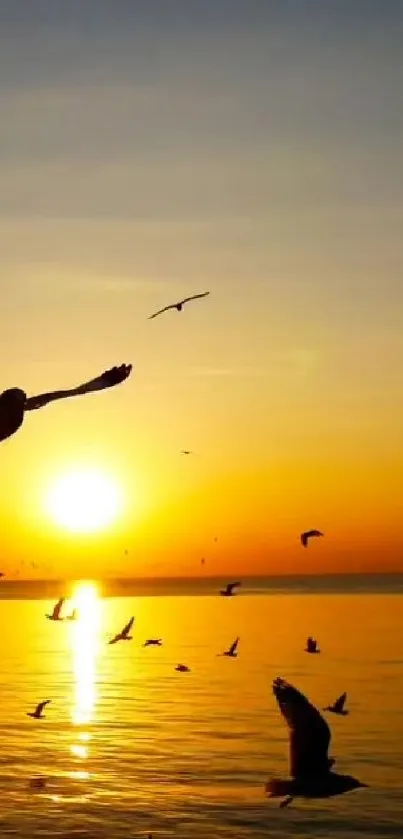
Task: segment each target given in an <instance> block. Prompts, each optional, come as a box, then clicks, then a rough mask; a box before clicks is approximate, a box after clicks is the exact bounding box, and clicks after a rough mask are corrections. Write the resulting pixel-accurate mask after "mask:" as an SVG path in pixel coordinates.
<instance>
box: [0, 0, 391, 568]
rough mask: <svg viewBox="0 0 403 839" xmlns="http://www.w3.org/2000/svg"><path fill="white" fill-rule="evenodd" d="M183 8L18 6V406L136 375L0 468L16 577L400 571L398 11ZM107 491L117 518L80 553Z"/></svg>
mask: <svg viewBox="0 0 403 839" xmlns="http://www.w3.org/2000/svg"><path fill="white" fill-rule="evenodd" d="M169 5H170V12H169V14H168V13H167V7H166V6H164V4H163V3H161V2H150V3H149V4H146V7H145V4H136V3H134V4H129V3H123V2H119V0H115V2H114V3H113V4H110V3H107V2H103V0H100V2H98V0H97V2H95V0H88V1H87V3H86V4H84V5H83V4H80V3H70V4H65V3H61V2H52V3H46V2H43V3H38V2H33V3H32V4H30V6H29V8H28V7H26V8H25V7H24V9H23V8H22V6H21V5H19V4H17V5H16V6H15V7H14V6H13V7H12V8H11V6H10V4H5V6H6V7H4V6H3V4H0V23H1V26H0V71H1V72H0V104H1V110H2V134H3V131H4V138H3V140H2V144H1V148H0V175H1V183H2V188H1V191H0V261H1V271H0V290H1V300H2V305H1V307H0V348H1V357H2V365H1V387H2V388H6V387H10V386H19V387H22V388H23V389H25V390H26V391H27V393H28V394H29V395H33V394H35V393H38V392H41V391H46V390H51V389H53V388H60V387H68V386H70V385H71V386H74V385H75V384H79V383H81V382H82V381H85V380H86V379H88V378H91V377H93V376H95V375H97V374H98V373H100V372H101V371H102V370H104V369H106V368H107V367H110V366H112V365H114V364H118V363H121V362H123V361H126V362H132V363H133V365H134V370H133V373H132V376H131V378H130V379H129V380H128V381H127V382H126V383H124V384H123V385H121V386H119V387H118V388H116V389H115V390H114V391H109V392H106V393H102V394H96V395H89V396H86V397H84V398H82V399H76V400H75V399H74V400H70V401H68V402H60V403H57V404H55V405H51V406H49V407H47V408H44V409H43V410H41V411H37V412H33V413H32V414H28V415H27V417H26V419H25V422H24V426H23V427H22V429H21V430H20V431H19V432H18V433H17V434H16V435H15V436H14V437H12V438H11V439H10V440H8V441H7V442H5V443H2V444H1V447H0V457H1V468H2V481H1V486H0V525H1V532H2V534H3V538H2V553H1V557H2V559H1V561H2V563H3V566H4V570H5V571H6V573H7V574H10V576H12V575H13V574H14V571H15V569H16V568H17V567H18V566H19V564H20V563H21V562H22V561H24V563H25V564H26V565H25V566H24V568H23V571H21V572H20V573H21V575H22V574H24V575H31V576H44V574H46V575H50V576H59V577H60V576H63V575H70V576H74V575H76V574H93V575H96V574H99V575H103V574H109V575H116V576H118V575H120V574H125V575H128V576H130V575H136V574H146V575H154V574H158V575H166V574H169V575H171V574H172V575H181V574H198V573H199V572H200V558H201V557H202V556H204V557H205V558H206V566H205V571H204V573H217V574H220V573H222V574H230V575H232V574H235V573H236V574H238V573H239V574H241V573H247V572H248V573H288V572H297V573H301V572H312V571H314V572H320V573H322V572H323V573H326V572H328V571H346V570H351V571H361V570H362V571H364V570H379V571H381V570H403V552H402V537H401V517H402V516H401V514H402V502H401V500H400V499H401V486H402V477H401V476H402V473H403V444H402V440H403V438H402V420H403V411H402V402H403V397H402V387H401V370H402V360H403V337H402V336H403V332H402V311H403V309H402V304H403V284H402V279H401V278H402V269H403V251H402V242H401V240H402V237H401V231H402V221H403V218H402V216H403V212H402V207H403V203H402V198H403V193H402V180H401V167H402V127H403V117H402V109H401V85H402V81H403V70H402V68H403V58H402V53H401V41H402V35H403V13H402V11H401V10H400V11H399V10H398V9H397V5H395V4H382V5H381V4H379V5H377V4H372V3H364V2H360V0H356V2H352V3H351V4H340V6H337V4H333V5H332V4H329V5H326V8H325V9H324V7H323V4H321V3H319V2H316V0H312V1H311V2H309V1H308V2H307V3H306V4H304V14H302V12H301V4H299V3H297V0H295V2H291V0H288V1H287V0H286V1H285V2H284V4H283V3H282V4H262V3H261V2H257V0H256V2H255V0H248V2H238V0H234V2H233V3H232V4H229V3H228V2H226V0H222V2H221V3H216V2H212V0H211V2H210V0H203V2H200V3H199V2H196V3H194V4H188V3H186V4H185V3H182V2H179V0H178V2H177V0H173V2H172V4H169ZM35 10H36V11H35ZM205 289H209V290H210V292H211V295H210V297H209V298H206V299H205V300H202V301H198V302H196V303H194V304H191V305H190V306H189V307H188V308H187V309H186V310H185V311H184V312H182V313H181V314H177V313H176V312H170V313H168V314H166V315H163V316H162V317H161V318H158V319H155V320H153V321H149V320H148V319H147V316H148V315H149V314H150V313H151V312H152V311H154V310H155V309H157V308H160V307H161V306H164V305H165V304H166V303H169V302H171V301H175V300H177V299H180V298H181V297H183V296H186V295H188V294H192V293H195V292H199V291H204V290H205ZM182 448H189V449H192V450H194V451H195V452H196V454H195V456H194V457H193V456H192V457H190V456H189V457H185V456H182V455H181V454H180V450H181V449H182ZM87 467H88V468H96V469H98V470H101V471H102V472H104V473H105V474H106V475H109V476H110V477H111V480H112V479H113V481H115V482H116V483H117V484H118V485H119V487H121V490H122V494H123V497H124V501H125V504H124V509H122V514H121V515H120V517H119V518H118V520H117V521H116V523H115V524H114V526H113V527H111V528H110V529H109V530H108V531H107V532H104V533H102V534H96V535H94V534H92V535H91V536H90V535H88V536H85V537H83V536H80V537H78V536H77V535H75V536H74V535H72V534H69V533H67V532H65V531H64V530H63V529H62V528H60V527H59V526H56V524H55V523H54V522H53V521H51V520H50V518H49V514H48V513H47V512H46V510H45V509H44V497H45V494H46V491H47V487H48V486H49V484H51V483H52V481H54V480H55V479H56V478H57V477H58V476H61V475H62V474H64V473H66V472H67V471H69V470H71V469H72V468H81V469H82V468H87ZM310 527H318V528H320V529H321V530H323V531H324V532H325V539H324V540H321V541H320V542H319V541H317V542H316V543H315V544H314V545H312V546H311V547H310V548H309V549H308V550H306V551H303V550H302V549H301V547H300V545H299V542H298V535H299V533H300V531H301V530H303V529H307V528H310ZM215 536H217V537H218V541H217V542H214V537H215ZM126 549H127V550H128V551H129V553H128V555H125V553H124V551H125V550H126ZM32 562H35V563H38V566H39V567H38V569H33V568H32V567H31V563H32Z"/></svg>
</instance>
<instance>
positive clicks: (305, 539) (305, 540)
mask: <svg viewBox="0 0 403 839" xmlns="http://www.w3.org/2000/svg"><path fill="white" fill-rule="evenodd" d="M308 536H309V533H301V544H302V545H303V546H304V548H306V546H307V544H308Z"/></svg>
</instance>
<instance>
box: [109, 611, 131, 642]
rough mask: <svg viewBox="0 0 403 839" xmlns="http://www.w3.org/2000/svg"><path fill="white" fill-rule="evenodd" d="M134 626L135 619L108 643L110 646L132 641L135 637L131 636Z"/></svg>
mask: <svg viewBox="0 0 403 839" xmlns="http://www.w3.org/2000/svg"><path fill="white" fill-rule="evenodd" d="M133 624H134V617H133V618H130V620H129V622H128V623H127V624H126V626H124V627H123V629H122V631H121V632H118V634H117V635H115V636H114V637H113V638H111V640H110V641H108V644H117V642H118V641H131V640H132V638H133V636H132V635H130V630H131V628H132V626H133Z"/></svg>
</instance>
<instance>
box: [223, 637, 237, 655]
mask: <svg viewBox="0 0 403 839" xmlns="http://www.w3.org/2000/svg"><path fill="white" fill-rule="evenodd" d="M238 644H239V638H236V639H235V641H234V643H233V644H231V646H230V647H228V650H225V652H224V653H222V655H225V656H227V658H236V657H237V655H238V652H237V650H238Z"/></svg>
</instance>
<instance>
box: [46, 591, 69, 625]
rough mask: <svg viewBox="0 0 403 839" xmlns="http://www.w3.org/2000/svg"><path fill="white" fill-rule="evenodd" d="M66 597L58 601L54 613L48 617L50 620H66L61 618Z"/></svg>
mask: <svg viewBox="0 0 403 839" xmlns="http://www.w3.org/2000/svg"><path fill="white" fill-rule="evenodd" d="M65 599H66V598H65V597H61V598H60V600H58V601H57V603H56V606H55V607H54V609H53V612H52V613H51V614H50V615H46V617H47V618H48V620H50V621H62V620H64V618H62V617H61V616H60V612H61V611H62V609H63V606H64V602H65Z"/></svg>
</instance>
